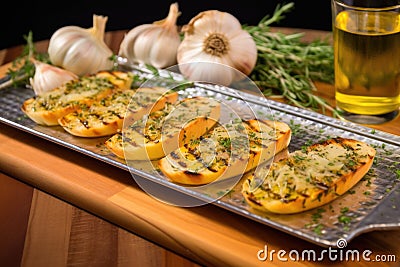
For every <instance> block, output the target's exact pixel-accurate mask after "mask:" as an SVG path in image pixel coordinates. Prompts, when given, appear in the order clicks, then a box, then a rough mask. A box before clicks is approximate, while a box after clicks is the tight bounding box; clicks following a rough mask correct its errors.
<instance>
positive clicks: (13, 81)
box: [0, 31, 50, 89]
mask: <svg viewBox="0 0 400 267" xmlns="http://www.w3.org/2000/svg"><path fill="white" fill-rule="evenodd" d="M23 37H24V39H25V41H26V45H24V47H23V49H22V52H21V54H20V55H19V56H18V57H17V58H15V59H14V60H13V61H12V63H11V66H10V68H8V70H7V75H8V76H9V77H10V79H9V80H8V81H7V82H4V83H2V84H1V85H0V89H2V88H5V87H8V86H11V85H12V86H16V87H18V86H20V85H26V84H29V78H31V77H33V75H34V74H35V65H34V63H33V62H32V59H36V60H38V61H42V62H46V63H49V62H50V61H49V58H48V55H47V53H38V52H37V51H36V48H35V45H34V42H33V34H32V31H30V32H29V33H28V35H24V36H23Z"/></svg>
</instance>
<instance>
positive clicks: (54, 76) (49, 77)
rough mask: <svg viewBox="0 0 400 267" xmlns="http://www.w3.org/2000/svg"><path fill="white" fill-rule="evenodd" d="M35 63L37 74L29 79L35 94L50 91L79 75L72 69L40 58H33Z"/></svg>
mask: <svg viewBox="0 0 400 267" xmlns="http://www.w3.org/2000/svg"><path fill="white" fill-rule="evenodd" d="M33 63H34V65H35V74H34V76H33V77H32V78H30V79H29V82H30V85H31V86H32V89H33V90H34V92H35V95H40V94H42V93H44V92H48V91H50V90H53V89H55V88H57V87H60V86H61V85H63V84H64V83H66V82H68V81H70V80H73V79H77V78H78V76H77V75H76V74H75V73H73V72H71V71H68V70H64V69H62V68H59V67H56V66H53V65H50V64H47V63H44V62H41V61H38V60H33Z"/></svg>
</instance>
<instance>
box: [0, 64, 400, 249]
mask: <svg viewBox="0 0 400 267" xmlns="http://www.w3.org/2000/svg"><path fill="white" fill-rule="evenodd" d="M120 68H121V69H123V70H129V71H132V72H134V73H136V74H138V75H141V76H143V77H147V78H148V79H149V80H151V81H152V82H156V83H164V82H165V84H162V85H163V86H168V82H169V81H170V80H171V77H172V79H173V80H176V81H177V82H181V81H182V80H181V77H180V76H179V75H178V74H175V73H172V74H171V72H169V71H162V70H159V72H158V76H159V77H158V79H155V80H153V79H152V77H153V76H154V73H153V71H152V70H149V69H147V68H146V67H145V66H140V65H128V64H126V63H124V62H120ZM179 94H180V96H181V97H187V96H195V95H200V96H208V97H213V98H216V99H218V100H220V101H223V102H224V103H227V104H228V105H229V107H233V108H234V109H236V110H237V111H238V112H239V113H240V114H242V115H243V116H250V117H251V116H252V114H250V115H249V113H248V112H247V108H248V107H250V108H251V110H253V111H255V113H253V115H254V114H258V117H261V118H267V117H268V118H274V119H276V120H280V121H283V122H286V123H287V124H288V125H289V126H290V127H291V128H292V131H293V135H292V141H291V143H290V146H289V148H288V150H289V151H293V150H297V149H301V148H302V146H304V145H306V144H310V143H314V142H317V141H322V140H324V139H327V138H330V137H336V136H341V137H345V138H353V139H357V140H360V141H363V142H366V143H369V144H371V145H372V146H374V147H375V148H376V150H377V155H376V163H374V164H373V166H372V168H371V171H370V172H369V173H368V174H367V175H366V176H365V177H364V178H363V180H362V181H360V182H359V183H358V184H357V185H356V186H355V187H354V188H353V189H352V190H350V191H349V192H348V193H346V194H345V195H343V196H341V197H339V198H338V199H336V200H335V201H333V202H331V203H330V204H327V205H325V206H323V207H321V208H319V209H314V210H310V211H306V212H302V213H299V214H294V215H276V214H262V213H259V212H255V211H253V210H252V209H250V208H249V207H248V205H247V204H246V203H245V201H244V199H243V196H242V194H241V183H242V180H243V179H245V175H244V177H243V178H242V180H239V181H236V182H235V183H234V184H233V183H229V182H220V183H215V184H214V186H211V187H207V188H204V187H190V186H182V185H178V184H175V183H172V182H170V181H169V180H167V179H166V178H165V177H164V176H163V175H161V174H160V172H158V171H157V169H155V168H154V166H153V163H154V162H153V163H151V162H150V163H151V164H148V163H142V162H132V161H131V162H125V161H123V160H121V159H118V158H117V157H116V156H114V155H113V154H112V153H110V152H109V151H108V150H107V148H106V147H105V146H104V142H105V141H106V140H107V139H108V137H102V138H79V137H74V136H72V135H70V134H68V133H67V132H65V131H64V130H63V129H62V128H61V127H59V126H54V127H45V126H40V125H37V124H35V123H34V122H33V121H31V120H30V119H29V118H27V117H26V116H25V115H24V114H23V113H22V111H21V109H20V107H21V105H22V103H23V102H24V101H25V100H26V99H28V98H30V97H32V96H33V95H34V94H33V91H32V90H31V89H30V88H22V87H21V88H12V87H10V88H6V89H3V90H1V91H0V121H1V122H2V123H4V124H7V125H10V126H12V127H15V128H17V129H20V130H23V131H25V132H28V133H30V134H33V135H36V136H39V137H41V138H44V139H46V140H49V141H51V142H54V143H57V144H59V145H62V146H65V147H67V148H70V149H73V150H75V151H77V152H80V153H83V154H85V155H88V156H91V157H93V158H96V159H98V160H101V161H103V162H106V163H109V164H111V165H114V166H117V167H119V168H122V169H124V170H126V171H129V172H131V174H132V176H133V178H134V179H135V181H136V182H137V183H138V184H139V185H140V186H141V187H142V189H144V190H145V191H146V192H148V193H149V194H151V195H153V196H154V197H156V198H158V199H160V200H161V201H164V202H167V203H169V204H173V205H179V206H185V205H182V203H185V204H186V206H197V205H205V204H209V203H210V204H213V205H216V206H219V207H221V208H224V209H226V210H228V211H231V212H234V213H236V214H239V215H241V216H244V217H247V218H249V219H251V220H254V221H257V222H259V223H262V224H265V225H266V226H269V227H273V228H276V229H278V230H281V231H283V232H286V233H289V234H291V235H294V236H297V237H299V238H301V239H304V240H307V241H310V242H312V243H314V244H318V245H320V246H323V247H328V246H333V247H336V246H342V247H343V243H340V244H339V242H338V241H340V242H350V241H351V240H352V239H353V238H354V237H356V236H358V235H360V234H362V233H365V232H369V231H373V230H387V229H398V228H400V209H399V207H398V205H399V204H400V188H399V181H400V171H399V170H400V164H399V162H400V136H396V135H392V134H389V133H385V132H383V131H378V130H373V129H371V128H368V127H364V126H361V125H358V124H354V123H351V122H347V121H342V120H338V119H335V118H331V117H328V116H325V115H321V114H319V113H316V112H313V111H309V110H306V109H302V108H297V107H293V106H290V105H287V104H284V103H279V102H275V101H270V100H268V99H266V98H264V97H260V96H258V95H255V94H253V93H249V92H244V91H240V90H236V89H232V88H227V87H221V86H216V85H211V84H205V83H193V84H192V85H191V86H187V88H184V89H182V90H180V91H179ZM244 102H245V103H246V108H244V109H242V107H243V103H244ZM223 114H226V112H223ZM343 218H346V219H349V220H342V219H343Z"/></svg>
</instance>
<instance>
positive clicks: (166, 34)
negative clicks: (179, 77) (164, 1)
mask: <svg viewBox="0 0 400 267" xmlns="http://www.w3.org/2000/svg"><path fill="white" fill-rule="evenodd" d="M179 15H180V12H179V10H178V3H173V4H171V5H170V9H169V13H168V16H167V17H166V18H165V19H163V20H160V21H155V22H153V23H152V24H143V25H139V26H136V27H134V28H133V29H131V30H130V31H129V32H128V33H127V34H126V35H125V36H124V39H123V40H122V42H121V44H120V48H119V52H118V54H119V55H120V56H121V57H125V58H126V59H127V60H128V61H129V62H132V63H142V64H149V65H152V66H154V67H156V68H166V67H169V66H172V65H175V64H176V63H177V59H176V54H177V50H178V46H179V45H180V42H181V39H180V35H179V32H178V27H177V25H176V21H177V18H178V16H179Z"/></svg>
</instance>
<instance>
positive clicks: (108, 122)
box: [58, 87, 178, 137]
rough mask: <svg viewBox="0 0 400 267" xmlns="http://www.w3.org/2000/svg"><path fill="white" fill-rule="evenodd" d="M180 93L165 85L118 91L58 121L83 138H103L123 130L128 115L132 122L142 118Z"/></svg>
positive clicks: (175, 99)
mask: <svg viewBox="0 0 400 267" xmlns="http://www.w3.org/2000/svg"><path fill="white" fill-rule="evenodd" d="M177 99H178V93H176V92H173V91H168V89H166V88H163V87H151V88H150V87H149V88H145V87H142V88H140V89H135V90H133V89H131V90H117V91H115V92H114V93H112V94H110V95H108V96H106V97H105V98H103V99H101V100H100V101H97V102H94V103H93V104H92V105H91V106H90V107H89V108H88V109H82V110H78V111H75V112H71V113H69V114H67V115H65V116H63V117H61V118H60V119H59V120H58V122H59V124H60V125H61V126H62V127H63V128H64V129H65V130H66V131H67V132H69V133H70V134H72V135H75V136H80V137H100V136H107V135H112V134H116V133H117V132H118V131H121V130H122V126H123V122H124V119H125V118H126V115H127V116H129V119H130V120H132V121H136V120H140V119H141V118H142V117H143V116H144V115H146V114H148V113H149V112H150V110H151V108H153V110H158V109H161V108H163V107H164V105H165V103H167V102H169V103H174V102H176V101H177Z"/></svg>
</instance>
